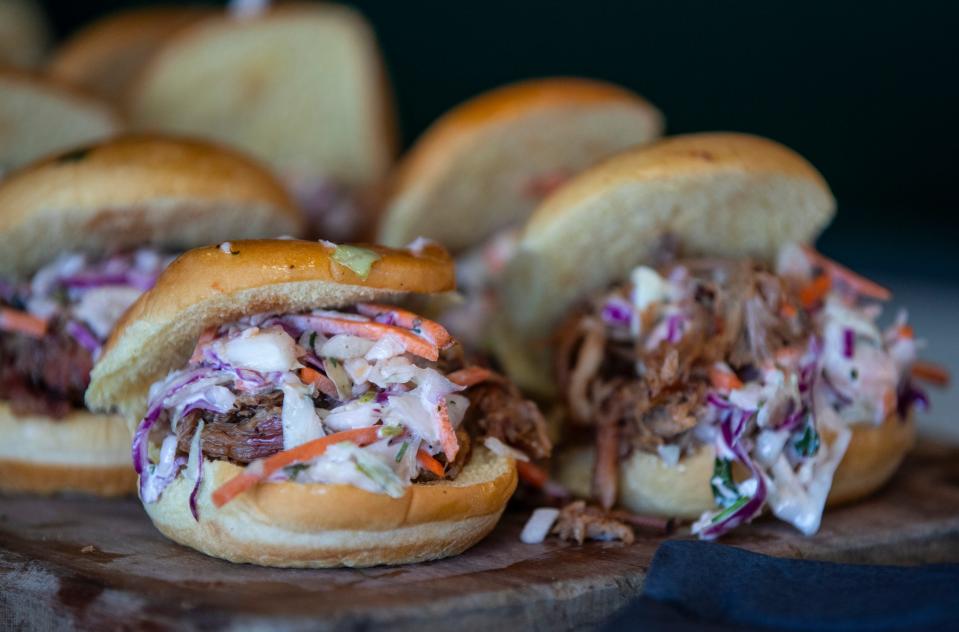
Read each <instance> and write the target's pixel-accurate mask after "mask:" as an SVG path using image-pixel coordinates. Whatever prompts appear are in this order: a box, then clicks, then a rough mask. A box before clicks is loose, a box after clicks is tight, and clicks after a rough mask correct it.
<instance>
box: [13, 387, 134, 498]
mask: <svg viewBox="0 0 959 632" xmlns="http://www.w3.org/2000/svg"><path fill="white" fill-rule="evenodd" d="M0 436H2V437H3V441H2V442H0V491H4V492H31V493H37V494H50V493H55V492H86V493H91V494H97V495H100V496H117V495H121V494H130V493H133V491H134V489H135V484H136V474H135V473H134V471H133V468H132V467H131V465H130V430H129V429H128V428H127V425H126V424H125V423H124V421H123V419H121V418H120V417H118V416H115V415H95V414H93V413H90V412H87V411H85V410H78V411H75V412H72V413H70V414H69V415H68V416H67V417H65V418H63V419H50V418H49V417H45V416H42V415H15V414H13V413H12V412H11V411H10V407H9V405H8V404H7V403H6V402H0Z"/></svg>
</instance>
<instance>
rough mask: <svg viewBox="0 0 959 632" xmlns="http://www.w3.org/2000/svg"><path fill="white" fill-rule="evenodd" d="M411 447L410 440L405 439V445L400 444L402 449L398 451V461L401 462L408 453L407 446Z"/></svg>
mask: <svg viewBox="0 0 959 632" xmlns="http://www.w3.org/2000/svg"><path fill="white" fill-rule="evenodd" d="M408 447H410V442H409V441H404V442H403V445H401V446H400V451H399V452H397V453H396V462H397V463H399V462H400V461H402V460H403V455H404V454H406V448H408Z"/></svg>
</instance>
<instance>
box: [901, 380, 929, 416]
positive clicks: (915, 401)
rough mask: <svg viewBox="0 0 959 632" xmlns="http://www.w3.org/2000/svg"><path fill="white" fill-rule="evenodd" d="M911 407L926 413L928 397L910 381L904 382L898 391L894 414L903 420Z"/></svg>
mask: <svg viewBox="0 0 959 632" xmlns="http://www.w3.org/2000/svg"><path fill="white" fill-rule="evenodd" d="M913 406H916V407H918V408H919V409H920V410H922V411H923V412H926V411H928V410H929V396H928V395H926V392H925V391H924V390H922V389H921V388H919V387H918V386H916V385H915V384H914V383H913V382H912V381H910V380H906V381H905V382H903V384H902V387H901V388H900V389H899V393H898V397H897V398H896V412H898V413H899V417H901V418H902V419H905V418H906V417H907V416H908V415H909V411H910V410H912V407H913Z"/></svg>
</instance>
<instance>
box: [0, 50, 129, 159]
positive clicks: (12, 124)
mask: <svg viewBox="0 0 959 632" xmlns="http://www.w3.org/2000/svg"><path fill="white" fill-rule="evenodd" d="M122 127H123V123H122V121H121V120H120V117H119V116H118V115H117V113H116V112H115V111H114V109H113V107H111V106H110V105H108V104H107V103H104V102H102V101H100V100H98V99H95V98H93V97H91V96H89V95H86V94H83V93H81V92H79V91H77V90H75V89H73V88H71V87H69V86H67V85H64V84H63V83H62V82H58V81H54V80H52V79H48V78H44V77H40V76H37V75H33V74H28V73H25V72H19V71H14V70H10V69H0V170H3V171H9V170H11V169H17V168H19V167H21V166H23V165H25V164H27V163H29V162H31V161H33V160H36V159H38V158H41V157H43V156H46V155H48V154H50V153H52V152H55V151H63V150H64V149H69V148H70V147H74V146H76V145H80V144H83V143H91V142H94V141H98V140H102V139H104V138H108V137H110V136H113V135H115V134H118V133H119V132H120V131H121V129H122ZM3 175H6V174H5V173H0V176H3Z"/></svg>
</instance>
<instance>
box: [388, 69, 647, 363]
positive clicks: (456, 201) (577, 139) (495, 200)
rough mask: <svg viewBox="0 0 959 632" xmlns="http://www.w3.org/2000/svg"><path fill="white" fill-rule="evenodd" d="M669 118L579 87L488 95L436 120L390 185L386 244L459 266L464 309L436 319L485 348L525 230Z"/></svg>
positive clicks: (565, 81)
mask: <svg viewBox="0 0 959 632" xmlns="http://www.w3.org/2000/svg"><path fill="white" fill-rule="evenodd" d="M663 125H664V123H663V117H662V115H661V114H660V112H659V110H657V109H656V108H655V107H654V106H653V105H652V104H650V103H649V102H648V101H646V100H645V99H643V98H642V97H640V96H639V95H638V94H636V93H634V92H631V91H630V90H627V89H625V88H622V87H620V86H617V85H613V84H610V83H606V82H602V81H596V80H592V79H581V78H573V77H563V78H546V79H534V80H528V81H523V82H519V83H515V84H510V85H506V86H502V87H499V88H496V89H494V90H490V91H489V92H485V93H483V94H481V95H479V96H477V97H474V98H473V99H470V100H468V101H466V102H465V103H462V104H460V105H459V106H457V107H455V108H453V109H452V110H451V111H450V112H448V113H447V114H445V115H444V116H442V117H441V118H440V119H439V120H437V121H436V122H435V123H434V124H433V125H432V126H431V127H430V128H429V129H428V130H427V131H426V132H425V133H424V134H423V135H422V136H421V137H420V139H419V140H418V141H417V142H416V144H415V145H414V146H413V148H412V149H411V150H410V151H409V153H408V154H407V155H406V156H405V157H404V158H403V159H402V160H401V162H400V164H399V166H398V168H397V170H396V173H395V176H394V177H393V178H391V181H390V192H389V200H388V202H387V204H386V206H385V210H384V211H383V214H382V216H381V217H380V224H379V239H380V240H381V241H382V242H383V243H385V244H389V245H393V246H399V245H402V244H406V243H408V242H409V241H411V240H413V239H415V238H417V237H427V238H430V239H434V240H436V241H438V242H440V243H442V244H443V245H445V246H446V247H447V248H449V249H450V250H451V251H452V252H453V253H454V255H456V256H457V279H458V284H459V289H460V292H462V293H463V295H464V296H465V297H466V301H465V302H462V303H460V304H459V305H458V306H456V305H452V306H450V309H449V310H448V311H447V312H446V313H445V314H443V315H437V316H438V317H439V318H440V320H442V321H443V323H444V324H445V325H446V326H447V327H449V328H450V329H451V330H452V331H453V332H455V334H456V335H457V336H459V337H460V338H461V339H462V340H464V341H466V342H467V343H469V344H472V345H474V346H475V345H480V344H481V343H482V339H483V337H484V333H483V332H484V330H485V325H486V323H487V322H488V320H489V316H490V313H489V308H490V304H489V301H487V300H486V299H487V298H489V297H490V296H491V295H492V293H493V289H494V287H495V285H497V277H498V274H499V272H500V271H501V270H502V269H503V268H504V267H505V265H506V263H507V262H508V260H509V258H510V257H511V253H512V250H513V244H514V243H515V240H516V234H517V232H518V229H519V227H520V226H522V224H523V223H524V222H525V221H526V219H527V218H528V217H529V215H530V214H531V213H532V212H533V209H534V208H536V206H537V205H538V204H539V202H540V201H541V200H542V199H543V198H544V197H546V196H547V195H549V193H550V192H551V191H552V190H553V189H555V188H557V187H558V186H560V185H561V184H562V183H563V182H564V181H565V180H566V179H568V178H570V177H572V176H574V175H576V174H577V173H578V172H579V171H581V170H583V169H585V168H586V167H588V166H590V165H591V164H592V163H594V162H596V161H598V160H600V159H601V158H603V157H605V156H607V155H609V154H611V153H614V152H617V151H619V150H622V149H624V148H626V147H630V146H633V145H640V144H643V143H646V142H649V141H651V140H653V139H655V138H657V137H658V136H659V135H660V134H661V133H662V131H663Z"/></svg>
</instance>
